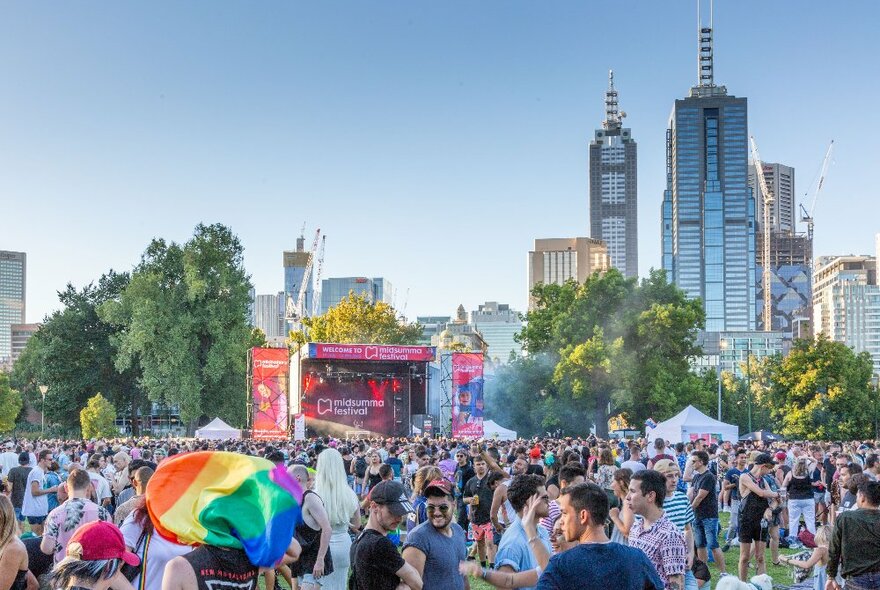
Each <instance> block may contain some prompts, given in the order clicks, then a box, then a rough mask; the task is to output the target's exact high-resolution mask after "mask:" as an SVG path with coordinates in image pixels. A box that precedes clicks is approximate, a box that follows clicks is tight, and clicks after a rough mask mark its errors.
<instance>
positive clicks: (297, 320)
mask: <svg viewBox="0 0 880 590" xmlns="http://www.w3.org/2000/svg"><path fill="white" fill-rule="evenodd" d="M320 237H321V229H320V228H318V229H317V230H316V231H315V239H314V241H313V242H312V249H311V250H309V261H308V263H307V264H306V267H305V269H304V270H303V277H302V283H301V284H300V287H299V295H298V296H297V298H296V302H294V301H293V297H291V296H290V295H289V294H288V296H287V305H286V309H285V314H284V319H286V320H287V321H288V322H290V323H291V328H298V327H299V326H301V325H302V319H303V317H304V316H305V313H306V311H307V310H306V308H305V303H306V291H307V290H308V286H309V279H310V278H311V276H312V267H313V266H314V263H315V252H316V251H317V250H318V238H320Z"/></svg>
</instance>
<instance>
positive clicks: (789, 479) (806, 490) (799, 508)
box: [782, 457, 816, 539]
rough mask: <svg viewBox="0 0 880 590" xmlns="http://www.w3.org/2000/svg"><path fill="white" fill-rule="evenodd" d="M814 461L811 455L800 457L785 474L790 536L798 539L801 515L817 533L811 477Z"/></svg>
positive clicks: (813, 531) (784, 488)
mask: <svg viewBox="0 0 880 590" xmlns="http://www.w3.org/2000/svg"><path fill="white" fill-rule="evenodd" d="M812 471H813V469H812V463H811V462H810V458H809V457H798V458H797V460H796V461H795V463H794V467H793V468H792V470H791V471H789V472H788V475H786V476H785V480H784V481H783V483H782V488H783V490H784V491H785V492H786V496H787V498H788V536H789V537H790V538H792V539H796V538H797V535H798V523H799V522H800V520H801V515H803V517H804V523H806V525H807V530H808V531H810V532H811V533H813V534H814V535H815V534H816V503H815V500H814V499H813V482H812V479H811V477H810V475H811V473H812Z"/></svg>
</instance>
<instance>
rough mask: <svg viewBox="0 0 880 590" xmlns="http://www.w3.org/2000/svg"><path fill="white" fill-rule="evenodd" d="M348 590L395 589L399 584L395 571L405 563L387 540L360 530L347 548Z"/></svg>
mask: <svg viewBox="0 0 880 590" xmlns="http://www.w3.org/2000/svg"><path fill="white" fill-rule="evenodd" d="M350 557H351V565H352V568H351V577H350V578H349V579H348V589H349V590H395V588H397V586H398V584H400V578H398V577H397V570H399V569H400V568H402V567H403V564H404V563H405V562H404V561H403V558H402V557H401V556H400V553H398V551H397V547H395V546H394V543H392V542H391V541H389V540H388V537H386V536H385V535H383V534H382V533H380V532H379V531H374V530H373V529H364V532H362V533H361V534H360V535H359V536H358V538H357V539H355V541H354V543H352V545H351V555H350Z"/></svg>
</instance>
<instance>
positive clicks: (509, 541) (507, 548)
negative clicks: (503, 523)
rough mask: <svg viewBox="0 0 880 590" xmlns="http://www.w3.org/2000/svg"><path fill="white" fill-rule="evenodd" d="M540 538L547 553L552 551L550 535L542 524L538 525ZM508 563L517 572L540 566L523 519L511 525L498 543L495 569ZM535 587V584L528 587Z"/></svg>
mask: <svg viewBox="0 0 880 590" xmlns="http://www.w3.org/2000/svg"><path fill="white" fill-rule="evenodd" d="M538 538H539V539H540V540H541V543H543V544H544V547H546V548H547V553H552V551H551V549H550V535H549V533H548V532H547V529H545V528H544V527H542V526H540V525H539V526H538ZM503 565H506V566H510V567H511V568H513V571H515V572H527V571H529V570H533V569H535V568H536V567H538V562H537V560H535V556H534V555H533V554H532V550H531V549H530V548H529V537H528V535H526V531H525V529H524V528H523V526H522V521H521V520H519V519H517V520H516V522H514V523H513V524H511V525H510V527H508V529H507V530H506V531H504V535H502V536H501V542H500V543H499V544H498V553H496V554H495V569H499V568H500V567H501V566H503ZM526 588H527V590H528V588H532V589H534V586H528V587H526Z"/></svg>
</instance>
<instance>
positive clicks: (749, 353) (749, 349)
mask: <svg viewBox="0 0 880 590" xmlns="http://www.w3.org/2000/svg"><path fill="white" fill-rule="evenodd" d="M751 360H752V339H751V338H748V339H746V395H748V402H749V432H754V431H753V430H752V371H751Z"/></svg>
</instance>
